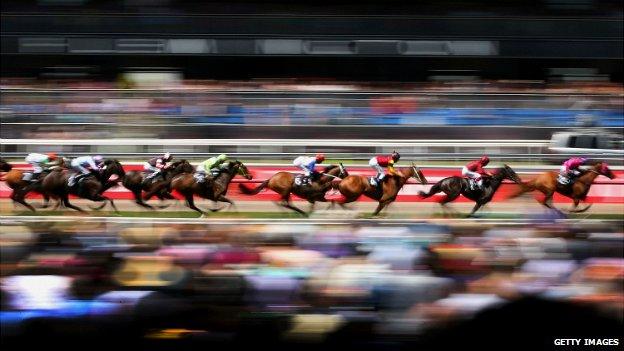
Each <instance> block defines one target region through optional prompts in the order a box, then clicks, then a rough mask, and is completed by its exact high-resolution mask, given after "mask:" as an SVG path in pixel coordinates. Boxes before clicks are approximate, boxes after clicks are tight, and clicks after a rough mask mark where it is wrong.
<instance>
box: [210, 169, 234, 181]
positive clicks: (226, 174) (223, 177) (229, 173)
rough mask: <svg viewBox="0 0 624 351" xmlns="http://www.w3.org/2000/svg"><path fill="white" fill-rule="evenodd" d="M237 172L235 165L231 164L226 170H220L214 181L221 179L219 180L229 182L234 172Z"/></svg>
mask: <svg viewBox="0 0 624 351" xmlns="http://www.w3.org/2000/svg"><path fill="white" fill-rule="evenodd" d="M237 172H238V169H237V167H236V166H233V167H231V168H230V169H228V170H227V171H226V172H222V173H221V174H220V175H219V177H218V178H217V179H216V180H215V181H216V182H218V181H221V182H224V183H229V182H231V181H232V179H233V178H234V177H236V173H237Z"/></svg>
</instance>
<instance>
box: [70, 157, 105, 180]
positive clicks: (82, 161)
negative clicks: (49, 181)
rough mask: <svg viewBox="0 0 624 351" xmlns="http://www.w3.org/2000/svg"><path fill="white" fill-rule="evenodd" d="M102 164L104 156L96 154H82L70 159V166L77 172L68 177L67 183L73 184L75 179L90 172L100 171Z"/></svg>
mask: <svg viewBox="0 0 624 351" xmlns="http://www.w3.org/2000/svg"><path fill="white" fill-rule="evenodd" d="M103 165H104V157H102V156H100V155H97V156H93V157H91V156H82V157H77V158H75V159H73V160H72V161H71V168H72V169H73V170H74V171H76V172H77V173H75V174H72V175H71V176H70V177H69V180H68V185H69V186H74V184H76V182H77V181H79V180H80V179H82V178H84V177H86V176H88V175H90V174H91V172H95V171H100V169H101V168H102V166H103Z"/></svg>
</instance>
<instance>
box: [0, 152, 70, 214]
mask: <svg viewBox="0 0 624 351" xmlns="http://www.w3.org/2000/svg"><path fill="white" fill-rule="evenodd" d="M65 161H66V160H65V159H64V158H62V157H61V158H59V159H58V161H57V162H55V163H53V164H52V165H51V166H50V167H48V168H47V169H46V170H44V171H43V172H41V174H40V175H39V179H38V180H37V181H35V182H31V181H28V180H24V174H25V173H27V172H31V171H24V170H21V169H16V168H13V167H12V166H11V165H9V164H8V163H6V161H2V162H4V163H5V164H6V165H8V167H9V168H7V166H3V167H4V168H5V169H8V173H7V174H6V175H5V177H4V180H5V181H6V183H7V185H8V186H9V187H10V188H11V189H12V190H13V191H12V192H11V196H10V198H11V200H13V202H17V203H19V204H22V205H24V206H26V208H28V209H29V210H31V211H33V212H34V211H35V208H34V207H33V206H32V205H30V204H29V203H27V202H26V195H28V193H30V192H36V193H39V194H41V195H43V205H42V206H41V207H42V208H46V207H48V204H49V203H50V196H49V195H48V194H46V193H45V192H44V191H43V189H42V187H41V183H42V180H43V178H45V177H46V176H47V175H48V174H49V173H50V172H53V171H55V170H60V169H63V168H65V165H66V162H65Z"/></svg>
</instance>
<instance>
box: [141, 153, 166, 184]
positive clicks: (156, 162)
mask: <svg viewBox="0 0 624 351" xmlns="http://www.w3.org/2000/svg"><path fill="white" fill-rule="evenodd" d="M172 158H173V157H172V156H171V154H170V153H168V152H167V153H165V154H164V155H162V156H161V157H154V158H151V159H150V160H149V161H147V162H145V163H144V164H143V170H144V171H146V172H148V173H149V174H148V175H147V177H145V180H149V179H152V178H154V177H156V176H157V175H159V174H160V173H161V172H162V170H163V169H164V168H165V166H167V162H169V161H171V159H172Z"/></svg>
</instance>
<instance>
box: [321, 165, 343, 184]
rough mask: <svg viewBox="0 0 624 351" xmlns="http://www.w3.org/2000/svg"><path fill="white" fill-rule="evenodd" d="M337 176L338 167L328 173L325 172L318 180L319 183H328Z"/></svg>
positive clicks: (338, 172)
mask: <svg viewBox="0 0 624 351" xmlns="http://www.w3.org/2000/svg"><path fill="white" fill-rule="evenodd" d="M339 174H340V167H334V168H332V169H330V170H329V172H326V175H323V176H322V177H321V178H320V182H321V183H327V182H330V181H332V180H334V177H338V175H339ZM329 175H332V176H334V177H330V176H329Z"/></svg>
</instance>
